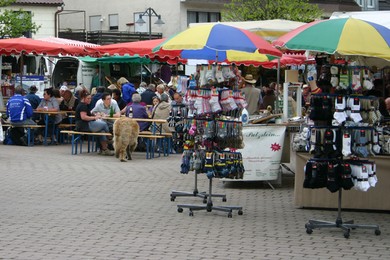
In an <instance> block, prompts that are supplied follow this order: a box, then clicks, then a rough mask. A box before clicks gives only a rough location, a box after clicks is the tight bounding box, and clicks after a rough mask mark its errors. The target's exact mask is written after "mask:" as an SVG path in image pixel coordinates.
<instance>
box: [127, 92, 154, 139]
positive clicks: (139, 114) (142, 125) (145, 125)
mask: <svg viewBox="0 0 390 260" xmlns="http://www.w3.org/2000/svg"><path fill="white" fill-rule="evenodd" d="M132 100H133V102H132V103H130V104H128V105H127V106H126V107H125V108H124V109H122V111H121V112H122V114H125V115H126V116H127V117H129V116H131V111H132V114H133V116H132V118H145V119H149V115H148V113H147V111H146V107H145V106H143V105H142V104H141V103H140V102H141V95H140V94H138V93H135V94H133V98H132ZM138 125H139V131H140V132H141V131H146V130H148V129H149V126H150V123H149V122H138Z"/></svg>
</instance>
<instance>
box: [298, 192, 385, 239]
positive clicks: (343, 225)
mask: <svg viewBox="0 0 390 260" xmlns="http://www.w3.org/2000/svg"><path fill="white" fill-rule="evenodd" d="M341 197H342V189H339V191H338V206H337V218H336V221H335V222H329V221H323V220H312V219H311V220H309V221H308V222H307V223H306V224H305V228H306V233H307V234H311V233H313V229H316V228H318V229H320V228H340V229H342V230H343V231H344V237H345V238H349V236H350V231H351V229H356V228H363V229H374V230H375V235H377V236H379V235H380V234H381V231H380V230H379V226H378V225H367V224H360V225H358V224H354V221H353V220H349V221H343V219H342V218H341V201H342V200H341Z"/></svg>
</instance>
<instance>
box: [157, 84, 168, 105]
mask: <svg viewBox="0 0 390 260" xmlns="http://www.w3.org/2000/svg"><path fill="white" fill-rule="evenodd" d="M165 89H166V86H165V85H164V84H158V85H157V87H156V96H158V97H159V98H160V100H161V95H162V94H163V93H164V94H167V95H168V101H167V102H168V103H169V104H171V102H172V100H171V98H170V95H169V92H167V91H166V90H165Z"/></svg>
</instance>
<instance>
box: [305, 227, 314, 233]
mask: <svg viewBox="0 0 390 260" xmlns="http://www.w3.org/2000/svg"><path fill="white" fill-rule="evenodd" d="M306 233H307V234H309V235H311V234H312V233H313V229H311V228H308V227H307V228H306Z"/></svg>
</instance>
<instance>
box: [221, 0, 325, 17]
mask: <svg viewBox="0 0 390 260" xmlns="http://www.w3.org/2000/svg"><path fill="white" fill-rule="evenodd" d="M321 15H322V11H321V9H319V8H318V5H316V4H310V3H309V0H232V1H231V2H230V3H229V4H225V6H224V9H223V10H222V20H223V21H258V20H272V19H285V20H292V21H298V22H311V21H313V20H315V19H317V18H320V16H321Z"/></svg>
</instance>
